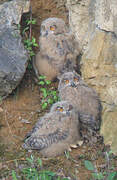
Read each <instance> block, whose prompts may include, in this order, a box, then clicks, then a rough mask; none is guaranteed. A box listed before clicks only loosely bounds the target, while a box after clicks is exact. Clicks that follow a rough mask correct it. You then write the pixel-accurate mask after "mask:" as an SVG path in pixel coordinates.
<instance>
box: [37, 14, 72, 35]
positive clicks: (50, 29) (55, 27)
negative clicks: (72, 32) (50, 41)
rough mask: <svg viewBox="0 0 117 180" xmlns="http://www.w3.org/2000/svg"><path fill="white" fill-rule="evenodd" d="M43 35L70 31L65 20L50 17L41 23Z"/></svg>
mask: <svg viewBox="0 0 117 180" xmlns="http://www.w3.org/2000/svg"><path fill="white" fill-rule="evenodd" d="M40 32H41V36H48V35H51V34H55V35H57V34H62V33H66V32H69V29H68V27H67V26H66V24H65V22H64V21H63V20H62V19H60V18H54V17H53V18H48V19H46V20H44V21H43V22H42V24H41V30H40Z"/></svg>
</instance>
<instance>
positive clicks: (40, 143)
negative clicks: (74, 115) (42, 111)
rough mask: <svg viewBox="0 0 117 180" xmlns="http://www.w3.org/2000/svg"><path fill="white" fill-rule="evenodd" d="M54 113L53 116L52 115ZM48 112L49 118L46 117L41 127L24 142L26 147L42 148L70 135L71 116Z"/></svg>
mask: <svg viewBox="0 0 117 180" xmlns="http://www.w3.org/2000/svg"><path fill="white" fill-rule="evenodd" d="M52 114H53V117H55V119H54V120H53V118H51V115H52ZM52 114H51V113H48V118H47V117H46V119H44V121H43V122H42V124H41V127H39V128H38V129H36V131H35V132H33V133H32V134H30V136H28V138H27V139H26V140H25V143H24V144H23V148H25V149H38V150H42V149H44V148H47V147H49V146H50V145H51V144H54V143H58V142H59V141H62V140H64V139H66V138H67V137H68V135H69V123H68V120H69V118H65V117H60V116H57V114H54V113H52Z"/></svg>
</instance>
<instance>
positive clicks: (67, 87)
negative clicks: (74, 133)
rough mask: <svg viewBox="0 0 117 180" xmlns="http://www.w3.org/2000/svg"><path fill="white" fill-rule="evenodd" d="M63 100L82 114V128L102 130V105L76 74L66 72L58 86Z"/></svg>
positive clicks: (94, 93) (95, 94) (93, 92)
mask: <svg viewBox="0 0 117 180" xmlns="http://www.w3.org/2000/svg"><path fill="white" fill-rule="evenodd" d="M58 90H59V96H60V99H61V100H64V101H69V102H70V103H71V104H72V105H73V106H74V107H76V108H77V110H78V112H79V114H80V122H81V125H82V127H84V128H86V129H87V130H94V131H97V130H99V128H100V119H101V118H100V116H101V104H100V101H99V98H98V95H97V93H96V92H95V91H94V90H93V89H92V88H90V87H88V85H87V84H86V83H85V82H84V81H83V80H82V79H81V77H80V75H78V74H77V73H76V72H66V73H64V74H63V75H62V76H61V77H60V82H59V85H58Z"/></svg>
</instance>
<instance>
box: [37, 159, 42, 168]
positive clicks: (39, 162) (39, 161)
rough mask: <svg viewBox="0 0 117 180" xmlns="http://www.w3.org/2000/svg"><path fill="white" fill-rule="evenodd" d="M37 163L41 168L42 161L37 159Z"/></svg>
mask: <svg viewBox="0 0 117 180" xmlns="http://www.w3.org/2000/svg"><path fill="white" fill-rule="evenodd" d="M37 162H38V164H39V165H40V167H42V160H41V159H40V158H38V159H37Z"/></svg>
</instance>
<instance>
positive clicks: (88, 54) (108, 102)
mask: <svg viewBox="0 0 117 180" xmlns="http://www.w3.org/2000/svg"><path fill="white" fill-rule="evenodd" d="M73 1H74V0H67V7H68V9H69V15H70V18H69V20H70V25H71V28H72V30H73V32H74V33H75V35H76V37H78V38H77V39H78V40H79V41H80V42H81V46H82V53H83V55H82V57H81V73H82V76H83V78H84V80H85V81H86V82H87V83H88V84H89V85H90V86H91V87H93V88H94V89H96V91H97V92H98V93H99V95H100V99H101V102H102V106H103V111H102V126H101V134H102V135H103V137H104V142H105V144H109V145H111V149H112V151H113V152H114V153H115V154H117V138H116V137H117V9H116V7H117V1H116V0H106V1H105V0H100V1H99V0H88V1H86V0H80V1H77V2H76V3H75V5H72V3H73ZM68 3H70V4H71V5H69V6H68ZM83 4H84V6H83ZM80 12H81V13H80ZM76 14H78V15H77V16H76ZM83 17H84V19H83Z"/></svg>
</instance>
